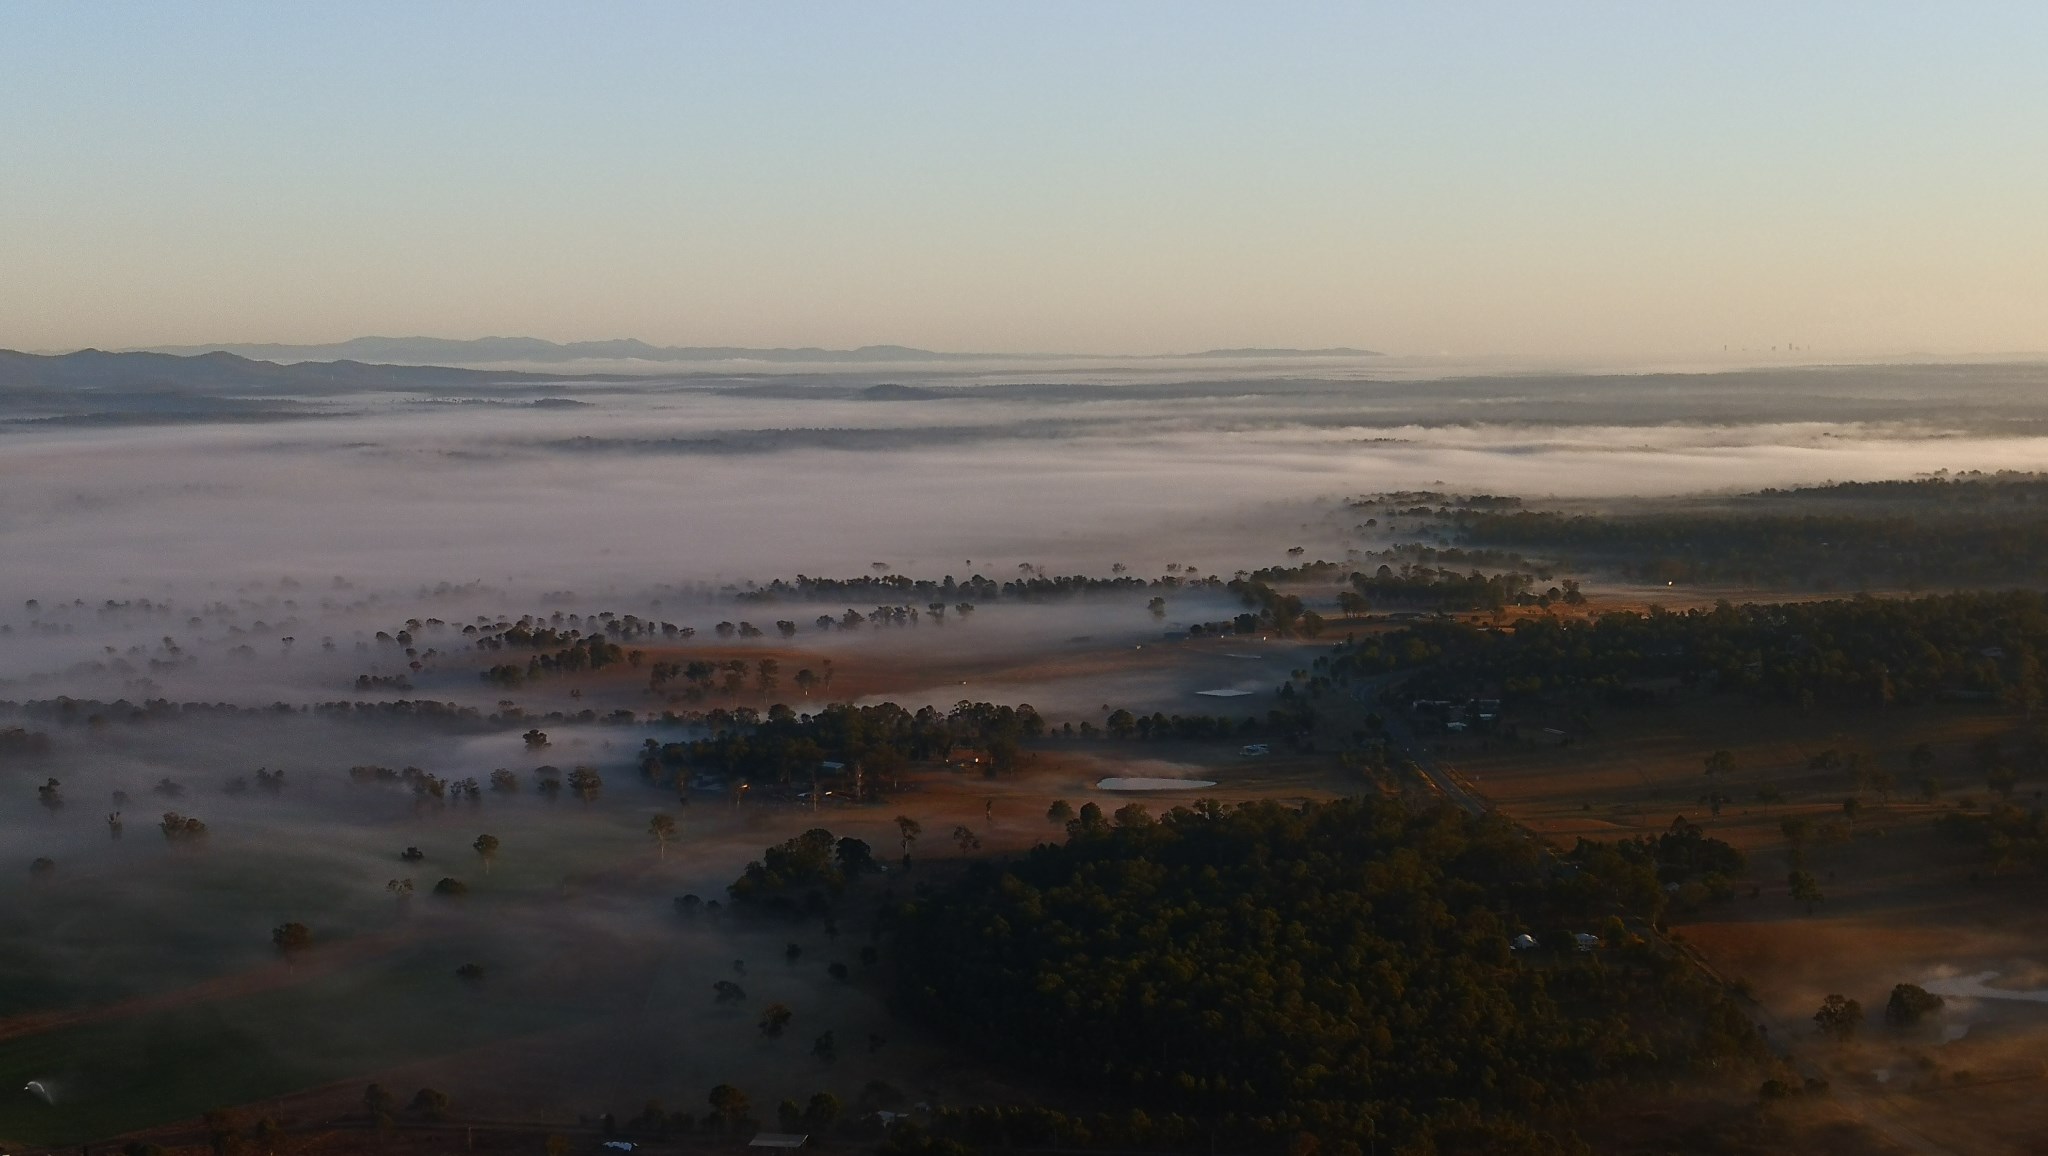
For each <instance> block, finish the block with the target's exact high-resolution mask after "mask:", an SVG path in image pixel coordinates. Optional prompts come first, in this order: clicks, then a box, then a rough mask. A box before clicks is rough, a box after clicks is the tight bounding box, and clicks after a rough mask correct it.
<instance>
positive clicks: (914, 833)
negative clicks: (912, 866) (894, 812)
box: [896, 815, 924, 855]
mask: <svg viewBox="0 0 2048 1156" xmlns="http://www.w3.org/2000/svg"><path fill="white" fill-rule="evenodd" d="M896 831H897V833H898V835H899V836H900V837H901V839H902V842H903V853H904V854H905V855H908V854H910V848H911V847H912V846H913V845H914V844H915V843H916V842H917V837H918V836H919V835H922V834H924V824H923V823H920V822H918V821H917V820H916V819H913V818H911V817H910V816H908V815H898V816H896Z"/></svg>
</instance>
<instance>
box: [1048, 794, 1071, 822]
mask: <svg viewBox="0 0 2048 1156" xmlns="http://www.w3.org/2000/svg"><path fill="white" fill-rule="evenodd" d="M1045 821H1046V822H1048V823H1051V824H1053V825H1054V826H1058V827H1064V826H1066V825H1067V824H1068V823H1071V822H1073V821H1074V806H1073V804H1072V803H1069V802H1067V801H1066V800H1065V799H1055V800H1053V804H1052V806H1050V807H1047V808H1046V809H1045Z"/></svg>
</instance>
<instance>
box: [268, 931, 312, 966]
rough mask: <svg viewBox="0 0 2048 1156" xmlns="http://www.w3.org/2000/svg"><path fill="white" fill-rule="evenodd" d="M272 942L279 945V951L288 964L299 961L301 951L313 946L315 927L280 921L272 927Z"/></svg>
mask: <svg viewBox="0 0 2048 1156" xmlns="http://www.w3.org/2000/svg"><path fill="white" fill-rule="evenodd" d="M270 942H271V943H272V944H274V945H275V946H276V947H277V953H278V954H279V955H282V956H284V961H285V964H286V965H287V966H290V965H291V964H293V963H294V962H296V961H297V959H298V955H299V953H300V952H302V951H304V950H306V949H307V948H309V947H311V946H313V929H312V928H310V927H307V926H306V925H305V924H303V923H280V924H278V925H277V926H276V927H273V928H271V929H270Z"/></svg>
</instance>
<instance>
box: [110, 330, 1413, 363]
mask: <svg viewBox="0 0 2048 1156" xmlns="http://www.w3.org/2000/svg"><path fill="white" fill-rule="evenodd" d="M148 352H152V353H168V354H174V355H178V356H191V355H194V354H205V353H232V354H235V355H237V356H240V357H246V358H252V359H256V360H261V361H275V362H306V361H358V362H370V363H376V364H385V365H500V364H513V363H517V364H527V365H548V364H563V363H569V362H577V361H653V362H715V361H759V362H769V363H781V364H804V363H819V362H906V361H910V362H918V361H926V362H948V361H990V360H1001V361H1018V360H1033V361H1035V360H1063V359H1066V360H1071V359H1076V358H1092V357H1097V356H1100V355H1097V354H1083V353H1042V354H1017V353H942V352H938V351H935V350H930V349H916V348H912V347H911V346H908V345H863V346H861V347H859V348H858V349H823V348H819V347H817V346H802V347H798V348H780V347H778V348H773V349H759V348H753V347H749V346H740V345H649V344H648V343H647V342H645V341H638V340H635V339H633V338H623V339H620V340H616V341H569V342H558V341H545V340H542V339H541V338H538V337H479V338H476V339H475V340H456V339H453V338H446V337H357V338H353V339H351V340H348V341H337V342H333V343H331V344H327V345H276V344H271V345H263V344H256V345H232V344H222V345H176V346H163V347H159V348H156V349H152V350H149V351H148ZM1152 356H1155V357H1160V358H1174V357H1216V358H1222V357H1376V356H1379V355H1378V354H1375V353H1373V352H1372V351H1371V350H1366V349H1348V348H1332V349H1211V350H1207V351H1204V352H1201V353H1192V354H1182V353H1170V354H1157V355H1152Z"/></svg>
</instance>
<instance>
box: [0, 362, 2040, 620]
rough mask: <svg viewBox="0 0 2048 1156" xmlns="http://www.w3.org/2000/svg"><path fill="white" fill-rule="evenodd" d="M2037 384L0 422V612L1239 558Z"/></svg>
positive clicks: (1802, 378)
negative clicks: (292, 589) (1396, 499)
mask: <svg viewBox="0 0 2048 1156" xmlns="http://www.w3.org/2000/svg"><path fill="white" fill-rule="evenodd" d="M2044 379H2048V374H2044V373H2043V372H2042V370H2041V368H2040V367H2036V366H1976V367H1928V368H1924V369H1914V368H1899V367H1869V368H1865V369H1831V370H1824V371H1823V370H1813V371H1756V372H1753V373H1722V374H1710V375H1697V376H1692V377H1687V376H1682V375H1663V376H1656V377H1645V378H1640V379H1632V378H1613V377H1606V378H1593V377H1587V378H1571V377H1558V376H1544V377H1505V378H1493V379H1467V380H1460V381H1450V382H1398V381H1397V382H1358V381H1315V380H1305V379H1295V378H1288V379H1276V380H1242V381H1237V382H1215V381H1204V382H1195V383H1189V384H1186V385H1179V386H1177V385H1173V384H1171V383H1168V384H1159V383H1152V384H1139V385H1133V386H1129V387H1111V386H1099V385H1087V384H1078V385H1066V384H1056V385H1048V386H1043V387H1033V386H1029V385H1022V384H1009V385H1005V384H1002V383H995V384H987V385H982V384H976V385H960V384H958V383H957V382H953V383H951V384H948V383H947V382H926V383H923V384H922V385H915V384H914V387H915V388H917V389H922V390H926V391H927V392H931V391H937V392H936V393H934V395H933V396H925V397H906V398H903V399H900V400H888V399H883V400H875V399H873V398H872V397H869V396H864V395H861V394H860V393H859V391H858V389H856V388H854V387H855V386H860V385H861V384H862V383H861V382H853V383H851V384H850V385H849V386H848V388H846V389H842V390H836V391H835V390H834V389H833V388H832V387H831V385H830V383H829V382H827V383H825V384H823V385H821V384H820V383H819V382H818V381H816V380H815V375H814V376H813V377H812V378H806V379H804V380H803V381H802V382H796V383H792V382H790V381H780V382H778V381H761V380H755V379H747V381H745V382H740V381H735V380H730V379H722V380H720V381H715V382H713V383H712V384H708V385H707V384H705V383H703V382H695V383H686V384H683V385H677V384H675V383H669V384H666V385H660V386H657V385H649V384H617V383H611V384H594V383H589V382H575V383H563V384H561V385H560V386H559V387H555V386H547V387H537V386H533V385H522V386H521V387H520V388H519V389H517V390H512V391H508V392H507V393H506V394H505V395H504V396H496V397H490V398H474V399H470V400H471V402H472V403H471V404H463V403H462V399H459V398H448V397H440V398H434V399H419V398H399V397H391V396H380V395H355V396H342V397H326V398H321V399H317V400H316V402H315V403H314V404H315V405H316V408H317V409H319V410H320V411H321V412H323V413H324V414H325V415H326V416H323V417H319V418H317V419H307V420H289V421H266V422H259V423H253V424H205V423H197V424H176V425H149V424H144V425H128V424H116V425H111V426H107V425H96V424H88V425H84V426H75V425H66V424H64V423H62V422H57V423H42V424H29V423H22V424H13V425H11V426H10V425H7V424H4V423H0V557H4V558H5V560H6V562H5V565H4V567H0V605H4V604H6V603H14V604H19V602H20V601H21V600H22V599H25V598H29V597H39V596H40V597H45V598H49V597H64V598H69V597H86V598H88V599H90V600H98V599H103V598H107V597H133V596H138V595H143V594H148V593H150V592H152V591H160V590H163V589H165V585H164V584H165V583H172V584H176V585H177V587H178V588H180V589H184V590H193V589H197V588H204V587H205V585H206V584H207V583H221V582H229V583H232V582H239V581H243V580H247V579H253V578H277V577H281V576H287V575H288V576H293V577H297V578H300V579H302V580H309V579H317V580H322V581H324V580H327V579H329V578H331V577H333V576H336V575H340V576H345V577H347V578H349V579H351V580H356V581H367V582H369V583H371V584H373V585H380V586H396V587H400V588H407V587H412V586H416V585H419V584H422V583H429V584H430V583H433V582H440V581H448V582H468V581H473V580H483V581H485V582H491V583H500V584H504V583H510V584H514V585H517V586H519V587H521V588H525V589H530V590H533V591H543V590H553V589H561V588H571V587H573V588H575V589H577V590H579V591H584V590H591V589H598V588H606V589H639V588H642V587H647V586H654V585H662V584H670V583H679V582H689V581H703V580H710V581H733V580H745V579H751V578H761V579H766V578H768V577H771V576H774V575H789V574H794V573H797V572H803V573H809V574H830V575H840V574H853V573H865V572H867V568H868V567H869V565H870V564H871V563H874V562H886V563H888V565H889V568H890V569H893V570H895V571H898V572H901V573H907V574H914V575H920V576H923V575H930V576H934V577H936V576H939V575H942V574H945V573H955V574H960V575H963V576H964V574H965V573H966V572H968V571H969V570H970V569H974V570H981V569H983V568H984V567H986V568H988V569H987V571H986V572H989V573H995V574H1000V573H1002V572H1004V571H1005V570H1008V569H1012V568H1014V566H1015V565H1016V564H1017V563H1018V562H1020V561H1021V562H1032V563H1037V564H1040V565H1044V566H1047V567H1048V568H1050V569H1051V570H1054V571H1058V572H1072V571H1077V570H1087V571H1089V572H1101V571H1106V570H1107V569H1108V567H1109V565H1110V564H1111V563H1113V562H1117V561H1122V562H1126V563H1128V564H1130V565H1131V566H1132V567H1133V568H1134V569H1135V570H1136V571H1137V572H1139V573H1147V572H1151V573H1156V572H1157V568H1158V566H1159V565H1161V564H1163V563H1164V562H1166V561H1169V560H1175V561H1193V562H1196V563H1199V564H1200V565H1201V566H1203V567H1204V568H1205V570H1213V571H1216V572H1220V573H1225V574H1228V573H1229V572H1230V570H1232V569H1234V568H1236V567H1238V566H1241V565H1245V564H1260V563H1265V562H1268V561H1270V560H1271V559H1272V556H1273V554H1274V552H1275V551H1276V550H1277V549H1282V548H1285V547H1286V546H1289V545H1295V544H1302V545H1307V546H1310V547H1312V548H1315V547H1321V548H1323V549H1326V550H1327V549H1328V548H1329V547H1328V546H1327V545H1323V544H1321V543H1316V542H1301V543H1298V542H1296V541H1295V539H1296V538H1298V537H1300V536H1301V534H1302V533H1303V530H1302V523H1304V522H1307V521H1311V520H1313V515H1312V514H1311V512H1310V508H1309V506H1308V504H1307V503H1308V502H1309V501H1310V500H1312V499H1316V498H1328V497H1337V496H1342V495H1345V494H1349V493H1356V492H1360V491H1367V490H1380V489H1394V488H1405V487H1421V486H1430V485H1433V484H1437V483H1443V484H1446V485H1449V486H1451V487H1455V488H1459V489H1463V490H1468V491H1470V490H1490V491H1495V492H1510V493H1518V494H1524V495H1603V494H1670V493H1679V492H1686V491H1694V490H1707V489H1722V488H1752V487H1756V486H1760V485H1770V484H1783V483H1790V482H1801V481H1819V480H1823V479H1849V478H1866V477H1880V476H1882V477H1895V476H1902V475H1907V474H1911V473H1914V472H1919V471H1928V470H1934V469H1940V468H1945V467H1946V468H1977V469H1996V468H2007V467H2012V468H2032V467H2037V466H2039V465H2040V463H2041V462H2042V461H2043V460H2044V458H2048V453H2044V451H2048V437H2044V435H2048V391H2043V390H2041V389H2040V388H2039V386H2040V385H2041V384H2043V383H2044ZM949 380H950V379H949ZM906 388H911V387H906ZM543 397H549V398H559V399H573V400H574V401H576V402H578V403H581V404H576V405H567V406H560V405H550V406H535V405H534V404H532V403H533V402H534V401H536V400H538V399H540V398H543ZM131 416H132V415H131ZM1191 554H1192V555H1194V556H1190V555H1191ZM970 559H971V560H972V566H970V564H969V561H968V560H970Z"/></svg>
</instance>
